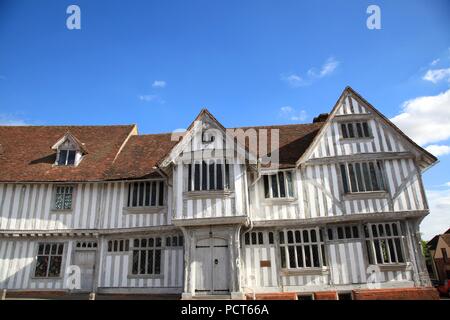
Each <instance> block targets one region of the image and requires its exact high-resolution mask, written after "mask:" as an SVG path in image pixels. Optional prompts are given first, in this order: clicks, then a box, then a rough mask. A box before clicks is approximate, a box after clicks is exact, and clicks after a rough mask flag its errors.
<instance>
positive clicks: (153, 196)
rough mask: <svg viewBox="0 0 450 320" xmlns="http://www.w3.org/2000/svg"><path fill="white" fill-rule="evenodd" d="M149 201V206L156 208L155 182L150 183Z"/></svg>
mask: <svg viewBox="0 0 450 320" xmlns="http://www.w3.org/2000/svg"><path fill="white" fill-rule="evenodd" d="M150 199H151V201H150V205H151V206H156V181H152V194H151V197H150Z"/></svg>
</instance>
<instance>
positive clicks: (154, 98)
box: [138, 94, 165, 104]
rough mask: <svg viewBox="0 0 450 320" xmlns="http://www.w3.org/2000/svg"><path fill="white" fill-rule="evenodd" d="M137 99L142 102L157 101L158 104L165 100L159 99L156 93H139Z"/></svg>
mask: <svg viewBox="0 0 450 320" xmlns="http://www.w3.org/2000/svg"><path fill="white" fill-rule="evenodd" d="M138 99H139V100H141V101H144V102H158V103H160V104H164V103H165V101H164V100H163V99H161V98H160V97H159V96H158V95H156V94H143V95H139V96H138Z"/></svg>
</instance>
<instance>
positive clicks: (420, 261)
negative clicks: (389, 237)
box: [411, 218, 431, 287]
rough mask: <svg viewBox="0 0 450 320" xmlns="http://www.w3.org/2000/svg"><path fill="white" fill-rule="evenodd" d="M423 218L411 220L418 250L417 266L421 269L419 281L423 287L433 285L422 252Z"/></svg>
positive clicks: (414, 240)
mask: <svg viewBox="0 0 450 320" xmlns="http://www.w3.org/2000/svg"><path fill="white" fill-rule="evenodd" d="M422 219H423V218H418V219H415V220H411V226H412V228H413V231H414V232H413V233H412V236H413V242H414V244H415V246H416V252H417V255H416V257H417V268H418V270H419V281H420V284H421V286H423V287H431V280H430V276H429V274H428V271H427V266H426V262H425V257H424V255H423V252H422V243H421V239H422V238H421V236H420V228H419V226H420V222H421V221H422Z"/></svg>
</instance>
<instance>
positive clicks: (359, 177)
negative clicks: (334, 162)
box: [338, 160, 388, 196]
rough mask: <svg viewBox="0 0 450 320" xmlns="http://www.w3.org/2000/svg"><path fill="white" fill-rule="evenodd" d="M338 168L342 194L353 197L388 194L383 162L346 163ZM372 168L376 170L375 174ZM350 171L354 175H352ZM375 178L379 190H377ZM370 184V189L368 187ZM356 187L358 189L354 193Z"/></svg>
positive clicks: (340, 164) (342, 163)
mask: <svg viewBox="0 0 450 320" xmlns="http://www.w3.org/2000/svg"><path fill="white" fill-rule="evenodd" d="M371 165H372V166H371ZM338 167H339V168H338V172H339V176H340V178H341V183H340V187H341V188H342V194H344V195H350V196H351V195H361V194H362V195H364V194H378V193H381V194H386V193H387V192H388V186H387V180H386V177H385V172H386V169H385V165H384V162H383V161H382V160H361V161H346V162H340V163H338ZM343 167H344V171H343ZM372 167H373V168H374V170H373V173H372V170H371V168H372ZM350 168H351V169H350ZM350 170H351V171H352V173H353V174H351V171H350ZM365 174H367V176H366V175H365ZM373 174H374V175H375V176H374V175H373ZM374 178H375V183H376V185H377V187H378V189H376V188H375V184H374ZM368 182H369V186H370V188H368V187H367V185H368ZM354 187H356V191H353V188H354ZM361 187H362V188H361ZM368 189H370V190H368Z"/></svg>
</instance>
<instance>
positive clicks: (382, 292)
mask: <svg viewBox="0 0 450 320" xmlns="http://www.w3.org/2000/svg"><path fill="white" fill-rule="evenodd" d="M353 298H354V299H355V300H439V293H438V292H437V290H436V289H435V288H431V287H430V288H398V289H397V288H395V289H372V290H368V289H367V290H354V291H353Z"/></svg>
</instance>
